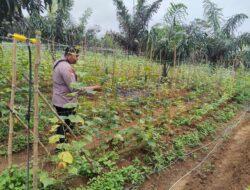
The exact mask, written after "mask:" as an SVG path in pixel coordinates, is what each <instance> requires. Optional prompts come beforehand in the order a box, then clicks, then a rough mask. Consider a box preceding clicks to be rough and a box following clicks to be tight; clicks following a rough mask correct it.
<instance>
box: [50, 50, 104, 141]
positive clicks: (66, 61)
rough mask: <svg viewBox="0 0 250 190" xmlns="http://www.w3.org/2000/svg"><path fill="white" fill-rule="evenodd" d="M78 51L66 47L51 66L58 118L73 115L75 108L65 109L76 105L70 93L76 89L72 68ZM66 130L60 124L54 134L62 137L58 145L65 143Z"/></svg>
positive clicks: (98, 87)
mask: <svg viewBox="0 0 250 190" xmlns="http://www.w3.org/2000/svg"><path fill="white" fill-rule="evenodd" d="M78 53H79V50H78V49H76V48H74V47H67V48H66V49H65V53H64V57H63V58H62V59H60V60H57V61H56V62H55V63H54V65H53V96H52V103H53V105H54V107H55V108H56V111H57V113H58V115H59V116H69V115H74V114H75V108H66V107H65V106H66V105H67V104H69V103H72V104H76V103H77V97H76V96H70V94H71V93H73V92H76V91H77V90H76V89H73V88H72V86H71V85H72V83H75V82H77V75H76V72H75V70H74V68H73V67H72V65H73V64H76V62H77V61H78V57H79V54H78ZM98 89H100V86H98V85H97V86H91V87H86V88H84V89H82V90H98ZM65 122H66V124H67V125H68V126H70V128H72V129H73V125H72V123H71V122H70V120H69V119H65ZM66 132H67V128H66V127H65V126H64V125H63V124H62V125H60V126H59V127H58V128H57V131H56V134H58V135H62V136H63V137H62V138H60V141H59V143H64V142H66V138H65V134H66Z"/></svg>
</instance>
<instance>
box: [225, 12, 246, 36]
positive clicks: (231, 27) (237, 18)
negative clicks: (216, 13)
mask: <svg viewBox="0 0 250 190" xmlns="http://www.w3.org/2000/svg"><path fill="white" fill-rule="evenodd" d="M247 18H248V16H247V15H245V14H242V13H241V14H236V15H234V16H232V17H231V18H229V19H228V20H227V22H226V24H225V25H224V26H223V32H224V33H225V34H226V35H227V36H230V35H233V33H234V32H235V31H236V29H237V28H238V27H239V26H240V25H241V24H242V23H243V22H244V21H245V20H246V19H247Z"/></svg>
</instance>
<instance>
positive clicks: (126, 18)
mask: <svg viewBox="0 0 250 190" xmlns="http://www.w3.org/2000/svg"><path fill="white" fill-rule="evenodd" d="M113 2H114V4H115V5H116V8H117V18H118V20H119V23H120V28H121V29H122V30H123V32H124V33H129V30H130V28H131V15H130V14H129V12H128V9H127V8H126V6H125V5H124V3H123V1H122V0H113Z"/></svg>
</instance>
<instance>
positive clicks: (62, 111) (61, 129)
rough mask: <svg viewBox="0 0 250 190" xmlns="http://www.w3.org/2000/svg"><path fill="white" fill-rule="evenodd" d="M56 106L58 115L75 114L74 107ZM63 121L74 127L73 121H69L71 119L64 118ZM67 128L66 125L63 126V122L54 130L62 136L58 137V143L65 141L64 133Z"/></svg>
mask: <svg viewBox="0 0 250 190" xmlns="http://www.w3.org/2000/svg"><path fill="white" fill-rule="evenodd" d="M54 107H55V108H56V111H57V114H58V115H59V116H69V115H75V114H76V112H75V108H61V107H57V106H54ZM64 121H65V123H66V124H67V125H68V126H69V127H70V128H71V129H73V128H74V125H73V123H71V121H70V120H69V119H64ZM68 131H69V130H68V129H67V127H66V126H64V125H63V124H61V125H60V126H59V127H58V128H57V130H56V134H58V135H63V136H64V137H63V138H60V141H59V143H65V142H66V133H67V132H68Z"/></svg>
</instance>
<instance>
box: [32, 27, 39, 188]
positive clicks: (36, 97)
mask: <svg viewBox="0 0 250 190" xmlns="http://www.w3.org/2000/svg"><path fill="white" fill-rule="evenodd" d="M40 35H41V34H40V32H37V34H36V39H37V41H38V42H37V43H36V60H35V65H34V83H33V86H34V126H33V130H34V132H33V133H34V142H33V159H34V160H33V189H34V190H37V189H38V174H37V172H38V169H39V166H38V162H39V160H38V135H39V134H38V125H39V118H38V113H39V105H38V104H39V94H38V85H39V76H38V68H39V64H40V61H41V43H40Z"/></svg>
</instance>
